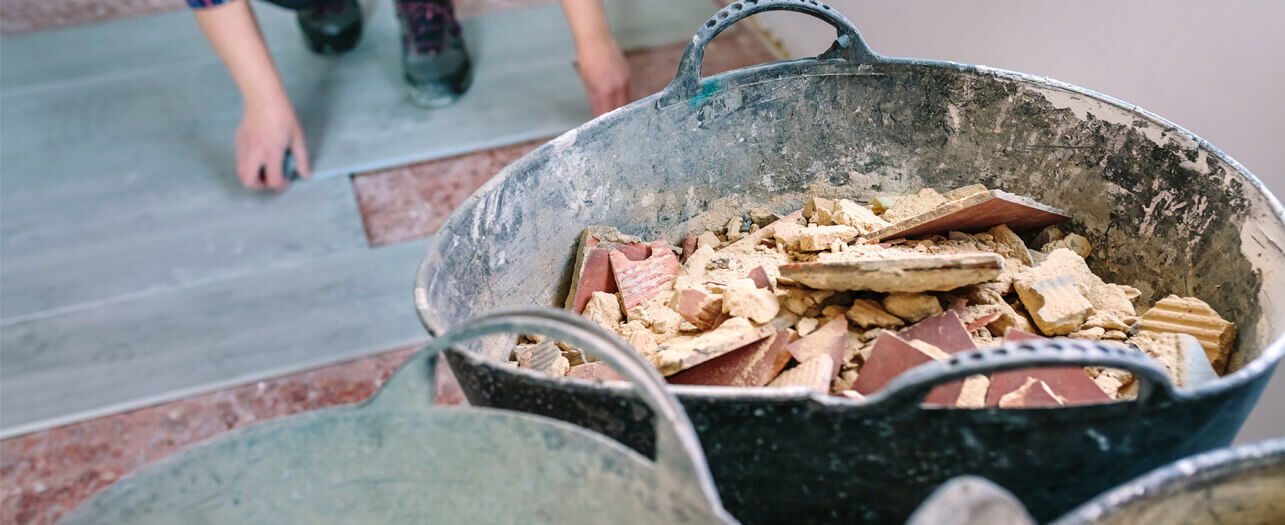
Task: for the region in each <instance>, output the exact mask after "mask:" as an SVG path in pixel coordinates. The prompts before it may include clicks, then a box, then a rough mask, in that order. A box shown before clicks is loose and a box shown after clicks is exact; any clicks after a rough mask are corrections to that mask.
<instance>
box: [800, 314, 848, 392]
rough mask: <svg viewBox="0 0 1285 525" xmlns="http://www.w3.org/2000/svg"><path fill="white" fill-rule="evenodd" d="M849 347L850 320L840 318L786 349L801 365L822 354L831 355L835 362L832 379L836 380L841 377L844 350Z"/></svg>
mask: <svg viewBox="0 0 1285 525" xmlns="http://www.w3.org/2000/svg"><path fill="white" fill-rule="evenodd" d="M847 346H848V320H847V318H845V317H842V316H840V317H836V318H834V319H832V320H831V321H830V322H828V323H826V324H825V325H823V326H821V327H820V328H817V329H816V330H814V331H813V332H812V333H810V334H808V335H805V336H803V337H801V338H799V340H798V341H794V342H793V343H790V344H789V346H786V349H787V350H789V351H790V355H793V356H794V359H795V360H797V361H798V362H800V363H804V362H807V361H808V360H810V359H812V358H813V357H816V356H817V355H820V354H827V355H829V356H830V358H831V359H833V362H834V374H833V375H831V376H830V377H831V378H834V377H835V376H837V375H839V369H840V368H841V367H842V366H843V350H844V349H845V348H847Z"/></svg>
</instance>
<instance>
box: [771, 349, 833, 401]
mask: <svg viewBox="0 0 1285 525" xmlns="http://www.w3.org/2000/svg"><path fill="white" fill-rule="evenodd" d="M833 369H834V359H833V358H831V357H830V356H829V355H828V354H817V355H816V356H814V357H813V358H812V359H809V360H807V361H805V362H803V363H800V364H799V366H796V367H794V368H791V369H789V370H786V371H784V372H781V375H778V376H776V379H773V380H772V382H770V383H768V384H767V386H776V387H786V386H803V387H807V388H810V389H812V390H816V391H819V392H824V393H829V392H830V379H831V378H832V377H834V376H833V375H832V373H831V370H833Z"/></svg>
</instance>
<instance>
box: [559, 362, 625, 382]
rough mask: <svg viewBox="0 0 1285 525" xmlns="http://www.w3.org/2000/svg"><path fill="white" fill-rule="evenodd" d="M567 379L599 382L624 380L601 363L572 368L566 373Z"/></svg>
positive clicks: (605, 364)
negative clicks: (595, 380)
mask: <svg viewBox="0 0 1285 525" xmlns="http://www.w3.org/2000/svg"><path fill="white" fill-rule="evenodd" d="M567 377H574V378H577V379H591V380H592V379H597V380H601V381H624V378H622V377H620V374H617V373H616V371H615V370H612V369H611V367H610V366H608V365H607V363H604V362H602V361H595V362H593V363H585V364H582V365H576V366H573V367H571V369H570V370H568V371H567Z"/></svg>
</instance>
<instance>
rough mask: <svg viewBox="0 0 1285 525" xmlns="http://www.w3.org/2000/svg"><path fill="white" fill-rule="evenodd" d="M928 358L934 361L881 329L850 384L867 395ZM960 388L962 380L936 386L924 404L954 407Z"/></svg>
mask: <svg viewBox="0 0 1285 525" xmlns="http://www.w3.org/2000/svg"><path fill="white" fill-rule="evenodd" d="M932 361H934V358H933V357H932V356H930V355H929V354H927V353H925V352H924V351H923V350H920V349H919V348H916V347H915V346H914V345H912V344H911V343H910V342H908V341H906V340H905V339H902V338H900V337H897V336H896V335H893V334H892V333H890V332H883V333H881V334H879V337H878V338H877V339H875V343H874V348H873V350H871V352H870V357H869V358H867V359H866V363H865V364H864V365H862V366H861V371H860V372H859V373H858V375H857V382H856V383H855V384H853V390H856V391H857V392H858V393H860V394H862V395H866V396H868V395H870V394H873V393H875V392H877V391H878V390H879V389H881V388H883V387H884V386H886V385H887V384H888V383H889V382H891V381H892V380H893V379H894V378H896V377H897V376H899V375H901V374H902V373H903V372H905V371H907V370H910V369H911V368H914V367H916V366H919V365H922V364H924V363H930V362H932ZM962 387H963V382H962V381H955V382H952V383H948V384H945V385H939V386H937V387H935V388H933V389H932V391H930V392H929V394H928V395H927V396H925V397H924V403H925V404H932V405H940V406H954V405H955V403H956V401H957V400H958V399H959V393H960V391H961V389H962Z"/></svg>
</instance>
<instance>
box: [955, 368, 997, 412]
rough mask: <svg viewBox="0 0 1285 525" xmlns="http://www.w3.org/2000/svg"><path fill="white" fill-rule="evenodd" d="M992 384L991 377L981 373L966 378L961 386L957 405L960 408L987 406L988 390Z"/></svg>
mask: <svg viewBox="0 0 1285 525" xmlns="http://www.w3.org/2000/svg"><path fill="white" fill-rule="evenodd" d="M990 386H991V379H990V378H989V377H987V376H984V375H981V374H977V375H971V376H968V377H967V378H964V385H963V386H962V387H961V388H960V391H959V399H958V400H957V401H956V402H955V406H956V407H959V408H984V407H986V390H988V389H989V388H990Z"/></svg>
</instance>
